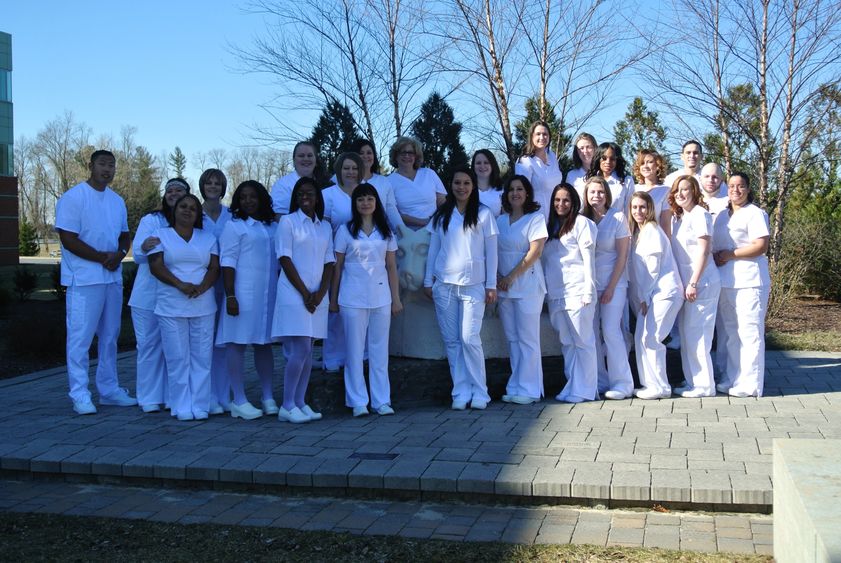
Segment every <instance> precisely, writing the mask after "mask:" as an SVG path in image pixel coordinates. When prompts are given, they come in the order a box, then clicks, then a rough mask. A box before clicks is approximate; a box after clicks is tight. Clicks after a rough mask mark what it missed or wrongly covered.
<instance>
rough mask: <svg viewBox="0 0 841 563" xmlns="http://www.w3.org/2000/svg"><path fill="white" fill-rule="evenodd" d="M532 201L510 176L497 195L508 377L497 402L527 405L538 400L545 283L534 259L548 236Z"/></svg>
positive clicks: (525, 183)
mask: <svg viewBox="0 0 841 563" xmlns="http://www.w3.org/2000/svg"><path fill="white" fill-rule="evenodd" d="M539 205H540V204H539V203H536V202H535V201H534V190H533V188H532V186H531V182H529V180H528V178H526V177H525V176H513V177H512V178H511V179H510V180H508V181H507V182H506V183H505V188H504V189H503V191H502V208H503V209H504V210H505V213H504V214H502V215H500V216H499V217H498V218H497V220H496V224H497V227H498V229H499V235H497V247H498V249H499V274H498V279H497V289H498V290H499V316H500V318H501V319H502V328H503V329H504V330H505V336H506V338H508V350H509V358H510V360H511V377H509V378H508V385H507V386H506V387H505V395H503V396H502V400H503V402H506V403H516V404H520V405H528V404H531V403H535V402H537V401H539V400H540V399H541V397H543V362H542V356H541V353H540V312H541V311H542V310H543V299H544V297H545V296H546V280H545V279H544V278H543V267H542V266H541V264H540V256H541V254H543V245H544V244H545V243H546V239H547V237H548V236H549V235H548V234H547V232H546V221H544V220H543V214H542V213H540V212H539V211H540V209H539Z"/></svg>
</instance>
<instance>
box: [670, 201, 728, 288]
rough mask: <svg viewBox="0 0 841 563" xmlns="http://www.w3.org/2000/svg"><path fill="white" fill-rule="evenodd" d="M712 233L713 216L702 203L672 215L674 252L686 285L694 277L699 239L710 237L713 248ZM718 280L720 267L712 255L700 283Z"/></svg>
mask: <svg viewBox="0 0 841 563" xmlns="http://www.w3.org/2000/svg"><path fill="white" fill-rule="evenodd" d="M712 234H713V219H712V216H711V215H710V213H709V212H708V211H707V210H706V209H704V208H703V207H701V206H700V205H696V206H695V207H693V208H692V211H690V212H689V213H686V212H684V213H683V215H682V216H681V217H674V216H673V217H672V252H673V253H674V256H675V262H677V269H678V272H680V279H681V281H682V282H683V285H684V287H685V286H686V284H688V283H689V280H690V279H692V265H693V262H694V261H695V259H696V257H697V256H698V239H699V238H700V237H704V236H708V237H710V248H712ZM718 282H719V277H718V268H716V267H715V262H714V261H713V259H712V256H710V257H709V258H708V259H707V263H706V264H705V265H704V271H703V272H702V273H701V277H700V278H699V279H698V283H699V285H700V284H703V285H707V284H711V283H715V284H717V283H718Z"/></svg>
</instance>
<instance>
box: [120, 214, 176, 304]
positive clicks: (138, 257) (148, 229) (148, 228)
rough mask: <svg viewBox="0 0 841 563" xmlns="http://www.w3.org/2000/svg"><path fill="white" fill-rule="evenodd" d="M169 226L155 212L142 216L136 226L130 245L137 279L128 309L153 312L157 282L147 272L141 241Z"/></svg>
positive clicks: (135, 279) (146, 261)
mask: <svg viewBox="0 0 841 563" xmlns="http://www.w3.org/2000/svg"><path fill="white" fill-rule="evenodd" d="M167 226H169V225H168V223H167V222H166V219H165V218H164V215H163V213H161V212H159V211H156V212H154V213H149V214H148V215H144V216H143V218H142V219H140V224H139V225H138V226H137V233H136V234H135V235H134V241H133V242H132V244H131V248H132V254H133V256H134V261H135V262H137V277H135V278H134V286H133V287H132V288H131V297H129V300H128V304H129V306H130V307H136V308H138V309H145V310H147V311H154V310H155V295H156V292H157V291H158V280H157V279H155V276H153V275H152V272H151V271H149V260H148V258H147V256H146V253H145V252H143V248H142V247H143V241H144V240H146V239H147V238H149V237H150V236H153V235H155V233H156V232H157V231H158V229H163V228H165V227H167Z"/></svg>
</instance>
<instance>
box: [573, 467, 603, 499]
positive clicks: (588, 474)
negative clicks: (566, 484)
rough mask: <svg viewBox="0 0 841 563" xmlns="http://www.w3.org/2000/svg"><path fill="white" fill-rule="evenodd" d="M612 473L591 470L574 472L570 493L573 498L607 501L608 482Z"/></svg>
mask: <svg viewBox="0 0 841 563" xmlns="http://www.w3.org/2000/svg"><path fill="white" fill-rule="evenodd" d="M612 476H613V471H611V470H609V469H599V468H592V469H587V470H586V471H576V472H575V475H574V476H573V478H572V484H571V487H572V489H571V493H572V496H574V497H580V498H589V499H609V498H610V481H611V478H612Z"/></svg>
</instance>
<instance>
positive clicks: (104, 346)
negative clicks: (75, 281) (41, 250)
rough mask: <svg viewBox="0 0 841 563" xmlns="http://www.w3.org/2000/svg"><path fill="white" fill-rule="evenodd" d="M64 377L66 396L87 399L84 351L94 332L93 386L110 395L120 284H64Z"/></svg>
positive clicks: (116, 386)
mask: <svg viewBox="0 0 841 563" xmlns="http://www.w3.org/2000/svg"><path fill="white" fill-rule="evenodd" d="M66 307H67V377H68V379H69V382H70V398H71V399H73V400H74V401H89V400H90V397H91V393H90V391H89V390H88V366H89V361H90V357H89V354H88V351H89V350H90V347H91V342H93V336H94V334H96V335H97V337H98V338H99V345H98V348H97V354H98V362H97V366H96V389H97V391H99V396H100V397H107V396H109V395H113V394H114V393H116V392H117V390H118V389H119V384H118V382H117V337H118V336H119V335H120V315H121V313H122V309H123V286H122V284H119V283H101V284H95V285H83V286H75V285H71V286H70V287H68V288H67V300H66Z"/></svg>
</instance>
